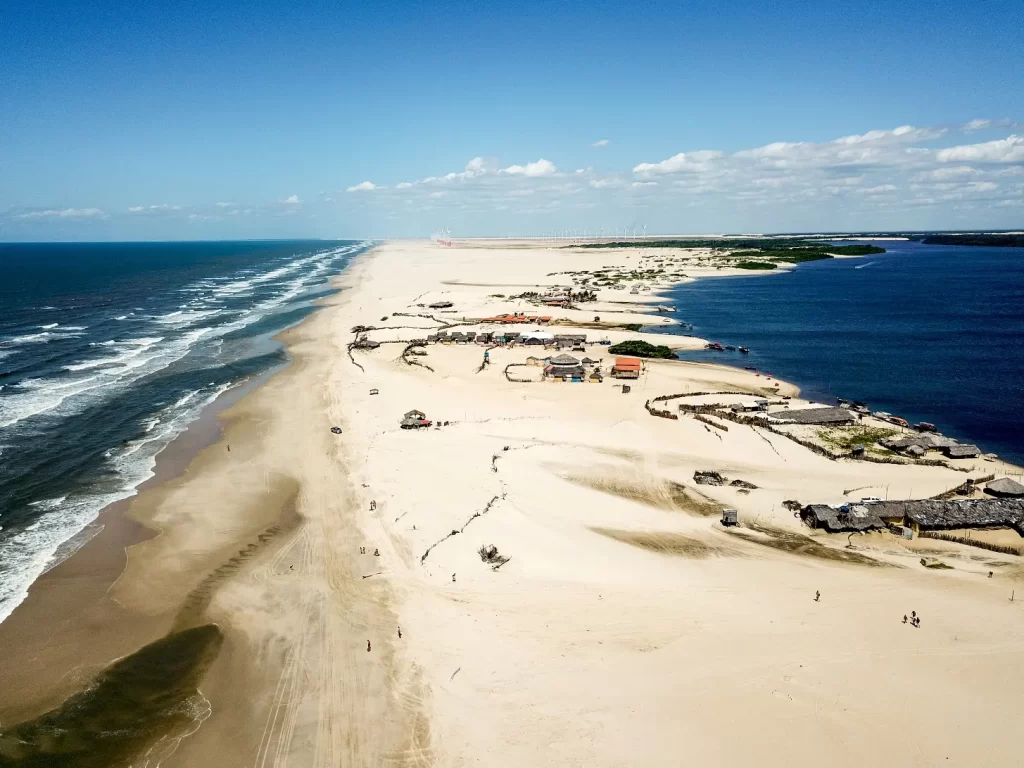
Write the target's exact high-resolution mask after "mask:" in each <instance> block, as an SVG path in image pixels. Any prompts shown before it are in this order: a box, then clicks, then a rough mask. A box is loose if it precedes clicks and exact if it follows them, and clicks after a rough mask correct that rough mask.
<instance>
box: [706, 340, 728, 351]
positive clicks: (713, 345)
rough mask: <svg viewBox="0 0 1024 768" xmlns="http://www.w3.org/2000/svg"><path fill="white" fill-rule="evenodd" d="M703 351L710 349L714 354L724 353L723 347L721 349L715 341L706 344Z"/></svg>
mask: <svg viewBox="0 0 1024 768" xmlns="http://www.w3.org/2000/svg"><path fill="white" fill-rule="evenodd" d="M704 349H712V350H714V351H716V352H724V351H725V347H723V346H722V345H721V344H719V343H718V342H717V341H709V342H708V343H707V346H705V347H704Z"/></svg>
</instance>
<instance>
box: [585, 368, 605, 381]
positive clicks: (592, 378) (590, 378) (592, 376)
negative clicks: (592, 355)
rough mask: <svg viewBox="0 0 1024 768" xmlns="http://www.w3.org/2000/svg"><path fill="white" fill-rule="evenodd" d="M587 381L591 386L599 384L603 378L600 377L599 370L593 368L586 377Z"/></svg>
mask: <svg viewBox="0 0 1024 768" xmlns="http://www.w3.org/2000/svg"><path fill="white" fill-rule="evenodd" d="M587 381H588V382H590V383H591V384H600V383H601V382H602V381H604V376H602V375H601V371H600V369H598V368H595V369H594V370H592V371H591V372H590V375H589V376H587Z"/></svg>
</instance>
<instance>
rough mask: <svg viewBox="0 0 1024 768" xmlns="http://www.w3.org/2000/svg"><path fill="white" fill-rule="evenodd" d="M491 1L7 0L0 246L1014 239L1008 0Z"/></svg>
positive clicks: (1020, 142)
mask: <svg viewBox="0 0 1024 768" xmlns="http://www.w3.org/2000/svg"><path fill="white" fill-rule="evenodd" d="M497 5H498V4H490V3H479V2H474V3H468V2H467V3H461V2H451V3H432V2H419V3H414V2H391V3H378V4H373V5H369V4H359V5H351V4H345V3H338V2H305V1H303V0H298V1H297V2H290V3H267V2H246V3H233V2H216V1H215V0H211V1H210V2H204V3H199V2H184V3H174V4H170V3H156V2H150V1H149V0H138V1H136V2H132V3H112V2H78V3H54V2H46V0H36V1H35V2H28V1H26V0H8V2H6V3H5V4H4V12H3V16H4V23H3V24H2V25H0V49H2V50H3V51H4V65H3V67H0V239H4V240H22V239H25V240H49V239H195V238H231V237H292V236H309V237H387V236H422V235H427V234H429V233H430V232H431V231H432V230H434V229H436V228H438V227H444V226H446V227H448V228H450V229H451V230H452V232H453V233H454V234H456V235H467V236H468V235H488V234H492V235H505V234H544V233H549V232H552V231H556V230H562V229H567V228H573V229H577V230H589V231H595V230H602V229H603V230H605V231H609V230H612V229H614V228H617V227H618V228H621V227H632V226H633V225H637V226H640V225H643V224H647V225H648V231H649V232H650V233H674V232H678V233H701V232H759V231H764V232H770V231H795V230H800V231H807V230H829V229H831V230H839V229H867V228H887V229H891V228H895V229H900V228H937V229H945V228H973V227H980V228H1016V227H1022V228H1024V34H1021V29H1024V3H1021V2H1020V0H1015V1H1014V2H973V3H969V4H965V3H961V2H956V3H954V2H946V1H945V0H938V1H933V2H900V1H899V0H895V1H890V2H849V3H845V4H832V3H822V2H790V3H787V2H773V3H769V2H742V1H741V2H732V3H721V2H716V3H681V2H674V3H657V2H650V3H644V2H631V3H602V2H586V3H584V2H561V3H529V2H527V3H516V2H509V3H505V4H500V7H492V6H497ZM847 137H854V138H847ZM602 140H604V141H605V142H606V143H604V144H603V145H598V146H595V144H596V143H599V142H601V141H602ZM840 140H841V141H840ZM366 182H369V183H366ZM360 185H361V186H360ZM371 186H372V188H371ZM349 190H351V191H349Z"/></svg>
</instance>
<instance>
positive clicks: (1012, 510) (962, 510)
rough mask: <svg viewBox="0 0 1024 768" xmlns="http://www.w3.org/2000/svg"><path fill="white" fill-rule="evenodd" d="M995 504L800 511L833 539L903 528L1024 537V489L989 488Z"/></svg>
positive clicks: (999, 483)
mask: <svg viewBox="0 0 1024 768" xmlns="http://www.w3.org/2000/svg"><path fill="white" fill-rule="evenodd" d="M985 492H986V493H988V494H989V495H990V496H993V497H994V498H990V499H963V500H955V501H954V500H940V499H920V500H910V501H866V502H863V503H861V504H842V505H831V504H810V505H808V506H806V507H804V508H803V509H802V510H801V511H800V517H801V519H802V520H803V521H804V522H805V523H806V524H807V525H809V526H810V527H811V528H821V529H824V530H826V531H828V532H829V533H846V532H852V531H871V530H882V529H885V528H893V527H902V528H905V529H908V530H911V531H914V532H918V533H919V532H921V531H941V530H955V529H979V528H1013V529H1014V530H1016V531H1017V533H1019V534H1020V535H1021V536H1024V485H1021V484H1020V483H1018V482H1016V481H1015V480H1010V479H1009V478H1002V479H1000V480H994V481H992V482H990V483H989V484H988V486H986V488H985Z"/></svg>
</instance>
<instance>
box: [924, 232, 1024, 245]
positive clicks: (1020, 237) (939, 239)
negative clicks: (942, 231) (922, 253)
mask: <svg viewBox="0 0 1024 768" xmlns="http://www.w3.org/2000/svg"><path fill="white" fill-rule="evenodd" d="M915 239H916V238H915ZM920 240H921V242H922V243H924V244H925V245H988V246H1001V247H1003V248H1024V234H978V235H926V236H924V237H922V238H920Z"/></svg>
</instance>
